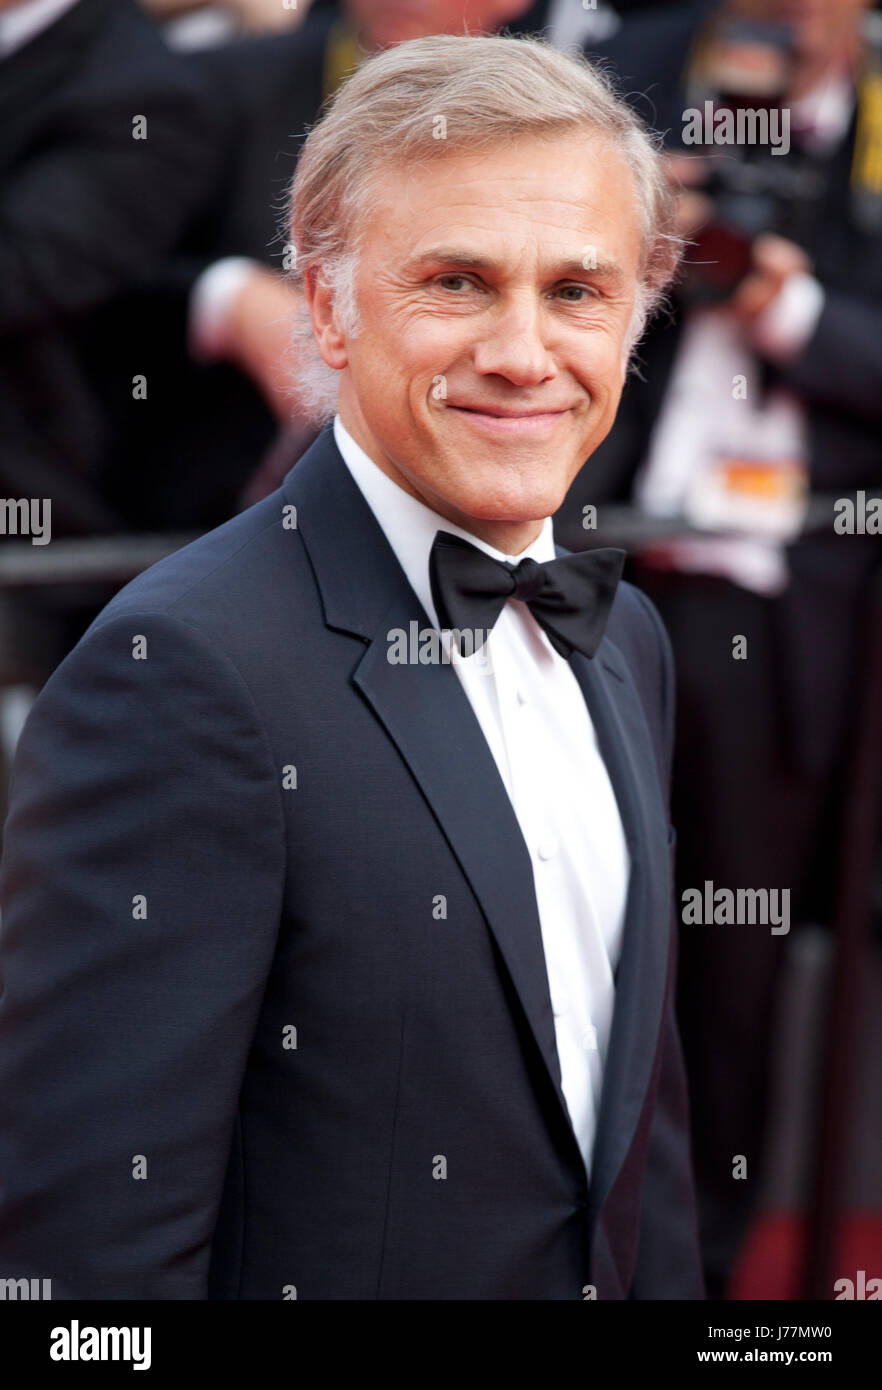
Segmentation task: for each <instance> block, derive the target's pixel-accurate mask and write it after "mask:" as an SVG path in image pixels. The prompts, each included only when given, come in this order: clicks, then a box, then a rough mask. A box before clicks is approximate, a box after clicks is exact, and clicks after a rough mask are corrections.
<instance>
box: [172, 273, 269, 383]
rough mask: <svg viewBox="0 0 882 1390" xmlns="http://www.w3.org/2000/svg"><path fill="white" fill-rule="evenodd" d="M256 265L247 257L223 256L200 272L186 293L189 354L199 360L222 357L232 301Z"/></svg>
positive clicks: (224, 352)
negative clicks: (188, 303)
mask: <svg viewBox="0 0 882 1390" xmlns="http://www.w3.org/2000/svg"><path fill="white" fill-rule="evenodd" d="M256 269H257V262H256V261H252V260H250V259H249V258H248V257H247V256H225V257H224V258H223V259H222V260H220V261H215V263H214V265H210V266H209V267H208V269H207V270H203V272H202V274H201V275H200V276H199V277H198V279H197V280H196V282H195V284H194V285H193V288H192V290H191V291H190V307H189V320H188V333H189V341H190V352H191V353H192V355H193V356H194V357H196V358H198V359H200V360H201V361H205V362H213V361H215V360H216V359H217V358H219V357H225V356H226V355H227V349H228V345H229V343H228V332H229V318H230V309H231V306H232V303H233V300H234V299H235V298H236V296H237V294H238V293H239V291H240V290H241V288H242V286H243V285H244V284H245V281H246V280H247V279H248V278H249V276H251V275H253V274H254V271H255V270H256Z"/></svg>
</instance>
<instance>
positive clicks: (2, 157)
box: [0, 0, 215, 535]
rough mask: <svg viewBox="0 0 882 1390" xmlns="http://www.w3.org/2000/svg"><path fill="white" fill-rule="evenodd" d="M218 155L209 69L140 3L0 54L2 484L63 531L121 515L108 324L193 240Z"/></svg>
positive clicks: (90, 9)
mask: <svg viewBox="0 0 882 1390" xmlns="http://www.w3.org/2000/svg"><path fill="white" fill-rule="evenodd" d="M142 116H143V117H144V118H145V119H146V122H147V125H146V138H145V139H135V138H133V122H134V121H135V119H136V118H137V117H142ZM214 148H215V142H214V139H213V133H212V125H211V119H210V117H209V114H208V110H207V105H206V102H205V98H204V96H203V94H202V92H201V91H200V88H199V84H198V82H197V81H196V79H195V77H194V74H193V73H192V71H191V70H190V68H189V67H188V66H187V65H186V64H185V63H184V61H183V60H182V59H180V58H179V57H177V56H176V55H174V54H172V53H171V52H169V51H168V50H167V49H166V47H165V45H164V44H163V42H162V39H161V37H160V35H159V33H158V31H157V30H156V28H155V27H154V25H153V24H152V23H151V21H150V20H149V19H148V18H147V16H146V15H145V14H144V13H143V12H142V11H141V10H140V8H139V7H138V6H137V5H135V4H134V3H132V0H79V3H78V4H76V5H74V6H73V8H72V9H70V10H68V11H67V12H66V13H65V14H63V15H62V16H61V18H60V19H58V20H57V21H56V22H55V23H54V24H52V25H50V26H49V28H48V29H45V30H43V31H42V32H41V33H39V34H38V35H36V37H35V38H33V39H32V40H31V41H30V42H29V43H27V44H25V45H24V46H23V47H22V48H20V49H18V50H16V51H14V52H13V53H11V54H10V55H8V56H7V57H6V58H4V59H2V60H0V430H2V445H3V448H2V455H0V491H2V492H3V495H5V496H13V497H15V496H32V495H34V494H35V493H36V494H37V495H41V496H51V498H52V502H53V516H52V520H53V531H54V533H56V534H59V535H60V534H77V533H86V534H88V533H90V532H93V531H101V530H107V529H109V528H110V527H112V526H113V525H114V524H115V522H116V517H115V516H114V514H113V512H112V510H111V509H110V508H108V506H107V505H106V502H105V501H104V499H103V498H102V496H101V492H100V486H99V484H100V471H101V467H102V464H103V463H104V461H105V460H106V453H107V448H108V445H109V442H110V438H111V425H110V423H109V421H108V409H110V411H111V413H112V411H113V407H114V401H113V399H112V394H110V395H109V387H110V392H111V393H112V391H113V390H114V389H115V387H116V386H119V389H122V385H124V384H125V385H127V394H128V396H129V397H130V396H131V391H132V384H131V380H130V379H129V381H128V383H113V384H110V383H109V382H108V378H107V375H106V372H107V369H108V365H109V363H110V362H112V360H113V354H114V350H115V349H116V348H118V347H119V344H118V343H107V342H105V341H104V340H103V339H102V336H101V325H100V323H99V322H98V321H97V320H96V318H95V315H96V313H97V312H98V311H99V310H101V309H103V308H104V307H105V306H106V305H108V304H109V303H110V302H111V301H112V300H113V299H114V298H116V297H117V296H119V295H120V294H122V293H124V292H126V291H128V290H130V289H131V288H132V287H134V286H138V285H141V284H145V283H148V282H149V279H150V277H151V275H152V274H153V272H154V271H155V268H156V265H157V263H158V261H159V260H160V258H161V257H162V256H163V255H164V254H165V253H166V252H167V251H168V250H169V248H170V247H171V246H173V245H175V244H176V243H177V242H178V240H179V238H180V237H181V235H182V232H183V229H184V228H185V226H186V223H187V220H188V218H189V217H190V216H191V215H192V213H193V211H194V209H195V207H196V206H197V204H198V202H199V201H200V199H201V197H202V196H203V192H204V188H205V187H207V186H208V185H209V183H210V160H211V158H212V153H213V150H214ZM137 327H138V325H137V324H136V323H133V324H130V325H129V330H128V331H129V333H130V334H131V335H132V336H135V334H136V331H137Z"/></svg>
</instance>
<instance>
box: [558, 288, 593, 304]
mask: <svg viewBox="0 0 882 1390" xmlns="http://www.w3.org/2000/svg"><path fill="white" fill-rule="evenodd" d="M558 294H561V295H564V296H566V298H565V299H564V303H565V304H584V303H585V302H586V296H587V297H588V298H590V299H599V298H600V292H599V291H598V290H596V289H595V288H594V286H593V285H561V286H560V287H559V289H558ZM573 295H578V296H579V298H571V297H570V296H573Z"/></svg>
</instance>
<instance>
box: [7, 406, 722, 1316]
mask: <svg viewBox="0 0 882 1390" xmlns="http://www.w3.org/2000/svg"><path fill="white" fill-rule="evenodd" d="M286 508H287V509H288V510H287V511H286V510H285V509H286ZM291 508H294V509H296V512H295V511H292V510H290V509H291ZM293 519H296V529H292V528H291V522H292V520H293ZM286 521H287V525H286ZM414 620H416V621H417V622H419V623H420V625H421V626H427V625H428V619H427V617H426V615H425V613H424V612H423V610H422V609H421V606H420V604H419V601H418V599H417V597H416V595H415V594H414V592H413V590H412V589H411V587H410V585H409V584H408V582H407V580H406V578H405V575H404V572H403V571H402V569H401V567H400V565H399V563H398V561H397V559H396V558H395V555H394V553H393V551H392V550H391V548H390V547H389V545H388V543H387V541H386V539H385V537H384V535H383V533H382V531H381V529H380V528H379V526H378V525H377V523H376V521H375V519H374V517H373V515H372V513H371V512H370V510H369V508H368V506H367V504H366V503H365V501H364V500H363V498H362V496H361V493H360V492H359V490H358V488H357V486H356V484H355V483H354V481H353V480H352V478H351V476H350V474H349V472H348V470H347V468H346V466H345V464H344V463H343V460H342V459H341V457H340V455H339V453H338V451H337V448H336V445H335V444H334V442H333V435H332V433H331V432H330V430H329V429H327V430H324V431H323V432H322V433H321V434H320V435H319V437H318V439H317V440H316V442H315V444H314V445H313V446H312V447H311V448H310V450H309V451H308V452H307V454H306V455H305V456H304V458H303V459H302V460H301V461H300V462H299V463H298V464H297V466H296V467H295V468H294V469H292V471H291V472H290V473H289V474H288V476H287V478H286V480H285V482H284V485H283V487H282V488H281V489H279V490H278V491H277V492H275V493H273V494H272V495H270V496H269V497H268V498H266V499H265V500H264V501H263V502H261V503H259V504H258V505H257V506H254V507H252V508H250V509H249V510H248V511H246V512H243V513H241V514H240V515H239V516H237V517H235V518H233V519H232V520H231V521H229V522H227V523H225V524H224V525H223V526H221V527H220V528H218V529H217V530H215V531H213V532H211V533H209V534H207V535H205V536H204V537H202V538H201V539H199V540H198V541H196V542H195V543H193V544H191V545H189V546H187V547H186V548H185V549H183V550H181V551H179V552H178V553H177V554H175V555H173V556H170V557H169V558H167V559H165V560H163V561H162V562H161V563H159V564H157V565H155V566H153V567H152V568H151V569H150V570H148V571H146V572H145V573H144V574H142V575H141V576H140V577H139V578H138V579H136V580H135V581H134V582H132V583H131V584H129V585H128V586H127V587H126V588H125V589H123V590H122V591H121V593H120V594H118V595H117V596H116V598H115V599H114V600H113V601H112V602H111V603H110V604H109V605H108V607H107V608H106V609H105V610H104V611H103V612H102V613H101V615H100V616H99V617H98V618H97V619H96V621H95V622H94V623H93V625H92V627H91V628H90V629H89V630H88V632H87V633H86V634H85V635H84V637H83V638H82V640H81V641H80V642H79V643H78V645H77V646H76V647H75V648H74V650H73V651H72V652H71V653H70V654H69V656H68V657H67V658H66V659H65V661H64V662H63V663H62V664H61V666H60V667H59V668H58V669H57V670H56V671H55V673H54V674H53V675H52V677H51V678H50V680H49V682H48V683H47V685H46V686H45V688H44V689H43V691H42V693H41V695H40V696H39V698H38V700H37V702H36V705H35V706H34V708H33V710H32V712H31V714H30V717H29V719H28V721H27V723H26V726H25V729H24V731H23V734H22V737H21V740H20V743H19V747H18V752H17V756H16V763H15V768H14V773H13V785H12V793H11V811H10V815H9V818H8V822H7V829H6V838H5V845H4V859H3V863H2V869H0V903H2V912H3V930H2V953H0V964H2V971H3V976H4V978H5V993H4V995H3V998H2V1003H0V1106H2V1122H0V1179H2V1184H0V1187H2V1197H0V1266H2V1268H3V1270H4V1273H7V1274H9V1275H15V1276H17V1277H20V1276H31V1275H39V1276H40V1277H43V1278H46V1277H51V1279H52V1290H53V1298H61V1297H84V1298H168V1299H202V1298H206V1297H208V1298H214V1299H279V1298H283V1297H286V1296H288V1297H290V1296H293V1295H292V1290H294V1289H296V1294H297V1297H299V1298H306V1299H336V1298H349V1299H420V1298H421V1299H582V1298H583V1297H584V1296H585V1293H584V1292H583V1291H584V1290H585V1286H586V1285H588V1284H594V1285H595V1286H596V1289H597V1294H598V1297H600V1298H607V1299H622V1298H626V1297H633V1298H678V1299H679V1298H687V1299H692V1298H700V1297H702V1296H703V1289H702V1282H701V1274H700V1267H699V1256H698V1246H697V1237H696V1222H695V1212H694V1205H693V1184H692V1175H691V1167H690V1155H689V1146H688V1138H687V1096H686V1090H685V1084H684V1075H683V1067H682V1061H681V1053H680V1045H679V1040H678V1036H677V1030H676V1026H675V1021H674V1012H673V1006H672V987H673V981H674V964H675V930H674V919H673V912H672V889H671V863H670V860H671V854H672V840H673V835H672V832H671V831H670V829H669V822H668V811H667V794H668V776H669V760H670V756H671V734H672V709H673V692H672V669H671V658H670V653H669V647H668V643H667V638H666V636H665V634H664V631H663V629H662V627H661V624H660V621H659V619H658V617H657V615H656V613H655V611H654V609H653V608H652V607H651V605H650V604H649V602H648V601H647V600H646V599H645V598H644V597H643V596H642V595H641V594H640V593H639V592H638V591H637V590H635V589H633V588H632V587H630V586H629V585H627V584H623V585H622V586H620V589H619V591H618V594H617V596H616V600H615V604H614V607H613V610H612V613H611V616H610V620H609V625H608V631H607V635H606V636H605V638H604V640H603V642H602V644H601V646H600V648H599V649H598V652H597V654H596V656H595V657H594V659H593V660H588V659H586V658H584V657H582V656H579V655H576V656H574V657H573V659H572V660H573V669H574V671H575V673H576V675H577V677H578V680H579V682H580V684H581V686H582V689H583V691H584V694H585V699H586V701H587V702H588V705H589V708H590V711H591V715H592V718H593V720H594V723H595V726H596V729H597V732H598V737H599V739H600V742H601V746H602V748H603V752H604V756H605V759H606V762H607V766H608V768H609V771H610V774H611V778H612V782H613V786H614V788H615V791H616V795H617V797H618V800H619V804H620V807H621V814H622V819H623V822H624V826H625V830H626V833H627V840H628V845H629V849H630V854H631V858H632V869H631V879H630V885H629V894H628V901H627V914H626V922H625V929H624V943H623V950H622V956H621V961H620V964H619V966H618V970H617V974H616V986H617V1000H616V1006H615V1014H614V1021H613V1028H612V1037H611V1042H610V1048H609V1055H608V1060H607V1064H606V1071H605V1080H604V1090H603V1096H602V1103H601V1111H600V1117H599V1130H598V1136H597V1142H596V1149H595V1153H594V1165H593V1175H592V1179H591V1182H590V1185H589V1184H588V1182H587V1180H586V1176H585V1169H584V1165H583V1163H582V1159H581V1155H580V1152H579V1148H578V1145H577V1142H576V1139H575V1135H574V1133H573V1130H572V1127H571V1124H570V1121H569V1117H568V1113H567V1110H566V1106H565V1102H564V1098H563V1094H562V1091H561V1085H560V1069H559V1065H558V1058H557V1052H556V1047H555V1034H554V1025H553V1017H552V1010H551V1004H550V1000H549V992H548V984H547V978H546V972H545V963H544V956H543V950H542V943H541V936H540V928H539V920H538V914H537V907H536V898H535V893H534V887H533V878H532V869H531V863H530V859H529V855H528V851H527V848H526V845H525V843H524V840H523V838H522V836H521V833H520V829H519V827H518V823H517V821H516V818H515V815H514V811H513V809H512V806H511V803H510V802H509V799H508V797H507V795H506V792H505V789H504V786H503V783H502V781H501V779H500V777H499V775H498V772H497V769H496V765H495V763H494V761H493V758H492V755H491V753H490V751H489V749H488V747H487V745H486V742H485V740H484V738H483V735H482V733H481V730H480V727H479V725H478V722H477V720H476V719H475V716H474V714H473V712H472V709H471V707H470V705H469V703H468V701H467V699H466V696H465V694H464V692H463V690H462V688H461V686H460V684H459V681H458V679H457V677H456V674H455V672H454V671H453V669H452V668H451V667H450V666H445V665H435V666H424V665H407V666H401V665H390V663H389V661H388V660H387V650H388V636H387V635H388V633H389V631H390V630H391V629H393V628H401V627H403V628H405V629H407V627H408V624H409V623H410V622H411V621H414ZM133 653H134V655H133ZM441 897H443V899H444V902H445V904H446V913H444V912H443V910H442V914H440V915H439V911H438V902H439V898H441Z"/></svg>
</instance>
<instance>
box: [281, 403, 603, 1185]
mask: <svg viewBox="0 0 882 1390" xmlns="http://www.w3.org/2000/svg"><path fill="white" fill-rule="evenodd" d="M282 490H283V493H284V495H285V497H286V499H287V500H288V501H289V502H292V503H293V504H294V505H295V506H296V507H297V530H298V531H299V532H300V534H301V536H302V538H303V541H304V544H305V546H306V549H307V552H308V554H309V558H310V562H311V564H312V568H313V572H314V574H315V577H316V581H317V583H318V586H319V590H320V592H321V596H322V603H323V606H324V614H325V621H326V623H327V624H328V626H329V627H332V628H335V629H336V630H338V631H342V632H348V633H351V634H352V635H353V636H356V637H360V638H361V639H362V641H363V642H365V643H366V648H367V649H366V650H365V652H364V654H363V656H362V657H361V659H360V660H359V661H358V663H357V665H356V667H355V669H354V671H353V675H352V680H353V683H354V684H355V685H356V686H357V687H358V689H359V690H360V691H361V693H362V695H363V696H364V698H365V699H366V700H367V701H368V703H369V704H370V706H371V707H372V709H373V710H374V712H375V713H376V715H377V717H378V719H379V720H380V721H381V722H382V724H383V726H384V727H385V729H386V731H387V733H388V735H389V737H390V738H391V740H392V742H393V743H394V744H395V746H396V748H397V749H398V751H399V753H400V754H401V757H402V758H403V760H404V762H405V763H406V764H407V767H408V768H409V769H410V772H411V773H412V775H413V777H414V778H415V780H416V781H417V783H418V784H419V786H420V789H421V790H422V793H423V795H424V796H425V798H426V801H427V802H428V804H429V806H430V807H431V809H432V812H433V814H434V816H435V818H436V820H437V822H438V824H439V826H440V828H441V830H442V831H443V833H444V835H445V837H446V839H447V841H448V843H449V845H450V847H451V849H452V850H453V853H454V854H455V856H456V858H457V860H458V862H459V864H460V867H461V869H462V871H463V873H464V874H465V876H466V878H467V880H468V882H469V884H470V885H471V888H472V891H473V892H474V894H475V897H476V898H477V900H478V902H479V904H480V906H481V909H482V911H483V913H484V916H485V918H486V920H487V923H488V925H489V928H490V931H491V932H492V934H493V937H494V939H495V941H496V944H497V946H498V948H499V950H500V952H501V954H502V957H503V960H504V961H505V965H506V968H507V970H508V973H509V975H510V977H511V980H512V983H513V985H514V988H515V990H516V992H517V995H518V999H519V1000H520V1003H521V1006H522V1008H523V1012H524V1015H525V1017H526V1020H527V1022H528V1024H529V1027H530V1030H531V1032H532V1034H533V1037H534V1038H535V1041H536V1044H537V1046H538V1048H539V1052H540V1055H541V1057H542V1060H543V1062H544V1065H545V1069H546V1071H547V1073H548V1076H549V1079H550V1081H551V1083H552V1087H553V1090H554V1092H555V1095H556V1096H557V1101H558V1106H559V1109H560V1111H561V1112H562V1117H563V1119H564V1121H565V1125H566V1129H567V1131H568V1132H569V1135H570V1138H571V1142H572V1145H573V1146H574V1148H575V1157H576V1159H577V1161H578V1162H579V1163H581V1157H580V1155H579V1151H578V1145H577V1142H576V1138H575V1134H574V1132H573V1129H572V1124H571V1121H570V1117H569V1111H568V1110H567V1107H566V1101H565V1099H564V1096H563V1091H562V1090H561V1078H560V1063H559V1060H558V1054H557V1044H556V1039H555V1031H554V1016H553V1014H552V1009H551V999H550V994H549V988H548V978H547V974H546V968H545V955H544V951H543V946H542V935H541V930H540V924H539V913H538V908H537V906H536V894H535V888H534V884H533V868H532V863H531V861H530V856H529V852H528V850H527V846H526V844H525V843H524V839H523V835H522V833H521V829H520V826H519V824H518V821H517V817H516V816H515V813H514V810H513V808H512V805H511V802H510V800H509V798H508V793H507V792H506V790H505V786H504V784H503V782H502V779H501V777H500V775H499V771H498V769H497V767H496V763H495V761H494V759H493V756H492V754H491V752H490V749H489V747H488V746H487V742H486V740H485V738H484V735H483V733H482V731H481V727H480V725H479V723H478V720H477V718H476V717H475V714H474V711H473V710H472V708H471V705H470V704H469V702H468V699H467V697H466V695H465V692H464V691H463V689H462V686H461V685H460V683H459V680H458V678H457V676H456V673H455V672H454V670H453V668H452V666H450V665H445V664H435V665H421V664H416V663H414V664H407V665H399V664H391V663H390V662H389V660H388V651H389V633H390V632H391V631H392V629H395V628H399V629H404V631H405V632H407V631H408V625H409V624H410V623H411V622H413V621H414V620H416V621H417V623H418V626H419V627H420V628H430V627H431V623H430V620H429V618H428V616H427V615H426V613H425V611H424V609H423V607H422V605H421V603H420V601H419V599H418V598H417V596H416V594H415V593H414V591H413V589H412V588H411V586H410V584H409V583H408V581H407V579H406V577H405V574H404V571H403V570H402V568H401V566H400V565H399V563H398V561H397V559H396V557H395V555H394V552H393V551H392V549H391V547H390V546H389V544H388V542H387V540H386V538H385V536H384V535H383V532H382V530H381V529H380V527H379V526H378V524H377V522H376V519H375V518H374V515H373V513H372V512H371V510H370V508H369V506H368V504H367V503H366V502H365V500H364V498H363V497H362V495H361V492H360V491H359V489H358V487H357V485H356V483H355V482H354V480H353V479H352V477H351V475H350V473H349V470H348V469H347V468H346V465H345V463H344V462H343V460H342V459H341V457H340V455H339V452H338V450H337V447H336V444H335V443H334V440H333V435H332V434H331V433H330V431H329V430H325V431H323V432H322V434H320V435H319V437H318V439H317V440H316V441H315V443H314V444H313V445H312V446H311V448H310V449H309V450H308V451H307V453H306V454H305V455H304V456H303V458H302V459H301V460H300V462H299V463H297V464H296V465H295V467H294V468H293V469H292V470H291V472H290V473H289V474H288V476H287V478H286V479H285V482H284V483H283V489H282ZM356 556H357V565H354V564H352V563H350V561H351V559H352V557H356Z"/></svg>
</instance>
